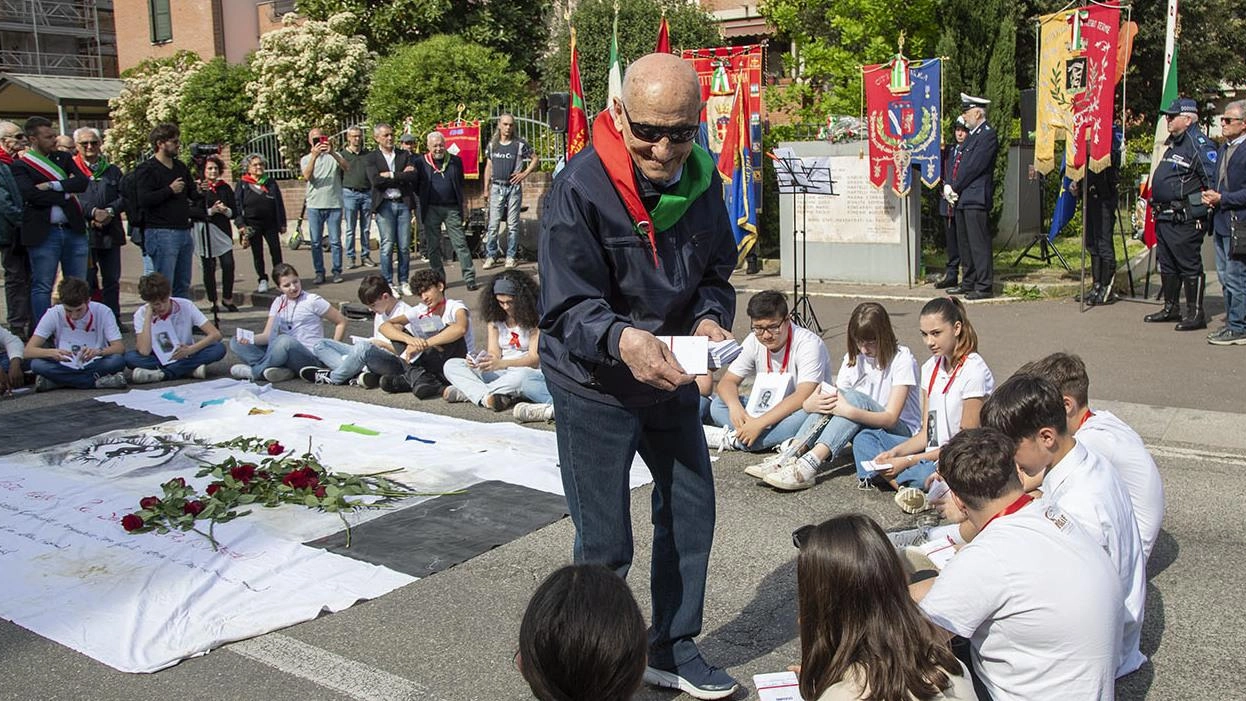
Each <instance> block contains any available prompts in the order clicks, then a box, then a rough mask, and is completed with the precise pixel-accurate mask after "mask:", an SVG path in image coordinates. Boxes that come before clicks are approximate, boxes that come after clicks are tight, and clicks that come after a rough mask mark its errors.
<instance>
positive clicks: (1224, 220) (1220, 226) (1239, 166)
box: [1212, 142, 1246, 236]
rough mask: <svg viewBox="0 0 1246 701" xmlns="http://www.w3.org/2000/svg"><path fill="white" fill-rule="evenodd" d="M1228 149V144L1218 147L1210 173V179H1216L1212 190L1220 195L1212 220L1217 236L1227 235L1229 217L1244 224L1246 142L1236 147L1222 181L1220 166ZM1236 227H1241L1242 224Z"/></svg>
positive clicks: (1245, 205)
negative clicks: (1212, 169)
mask: <svg viewBox="0 0 1246 701" xmlns="http://www.w3.org/2000/svg"><path fill="white" fill-rule="evenodd" d="M1228 148H1229V147H1228V144H1225V145H1224V146H1221V147H1220V151H1219V153H1217V154H1216V163H1215V170H1214V171H1212V177H1213V178H1215V179H1216V186H1215V187H1213V188H1212V189H1213V190H1215V191H1216V192H1219V193H1220V204H1219V206H1217V207H1216V212H1215V215H1214V219H1213V220H1212V221H1213V223H1214V226H1215V232H1216V234H1217V235H1219V236H1228V235H1229V218H1230V217H1234V216H1235V217H1237V219H1238V220H1239V221H1243V222H1246V142H1243V143H1240V144H1238V145H1237V150H1236V151H1234V152H1233V158H1230V159H1229V167H1228V169H1227V170H1226V171H1225V174H1224V175H1225V177H1224V178H1223V179H1222V178H1220V164H1221V163H1222V162H1223V161H1224V155H1225V153H1227V152H1228ZM1238 226H1243V224H1239V225H1238Z"/></svg>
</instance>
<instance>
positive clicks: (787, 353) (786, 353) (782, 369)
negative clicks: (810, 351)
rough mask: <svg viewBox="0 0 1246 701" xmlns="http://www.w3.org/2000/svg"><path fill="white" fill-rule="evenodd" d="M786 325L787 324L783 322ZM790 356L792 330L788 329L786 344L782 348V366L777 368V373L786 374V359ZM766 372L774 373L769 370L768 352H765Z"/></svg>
mask: <svg viewBox="0 0 1246 701" xmlns="http://www.w3.org/2000/svg"><path fill="white" fill-rule="evenodd" d="M784 323H787V322H784ZM791 356H792V330H791V329H788V334H787V344H786V345H784V346H783V366H782V367H780V368H779V373H780V374H782V373H785V372H787V359H788V358H790V357H791ZM766 372H774V371H773V370H771V369H770V351H769V350H767V351H766Z"/></svg>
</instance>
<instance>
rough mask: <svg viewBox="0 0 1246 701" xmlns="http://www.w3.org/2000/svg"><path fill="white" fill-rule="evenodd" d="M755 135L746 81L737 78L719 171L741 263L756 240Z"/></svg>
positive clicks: (724, 199) (719, 159)
mask: <svg viewBox="0 0 1246 701" xmlns="http://www.w3.org/2000/svg"><path fill="white" fill-rule="evenodd" d="M752 153H753V147H752V139H750V138H749V125H748V99H747V93H746V92H745V91H744V81H743V80H742V79H741V77H737V78H736V86H735V100H734V102H733V103H732V105H731V122H730V124H729V125H728V126H727V134H726V136H725V137H724V138H723V144H722V153H721V154H719V156H718V174H719V175H721V176H722V179H723V203H724V204H726V205H727V213H728V215H729V216H730V217H731V231H732V233H733V234H734V235H735V244H736V252H737V254H738V256H739V260H738V264H743V263H744V258H745V256H747V255H748V254H749V253H750V252H751V251H752V250H753V246H755V245H756V244H757V207H756V206H755V202H754V201H753V199H752V197H753V187H752V186H753V182H754V180H756V176H755V171H754V170H753V162H752V158H751V156H752Z"/></svg>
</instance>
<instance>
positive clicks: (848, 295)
mask: <svg viewBox="0 0 1246 701" xmlns="http://www.w3.org/2000/svg"><path fill="white" fill-rule="evenodd" d="M771 290H773V291H776V292H784V291H785V290H783V289H778V288H770V287H757V288H753V287H738V288H736V294H737V295H746V294H757V293H758V292H766V291H771ZM805 294H806V295H808V296H810V297H825V298H827V299H870V300H881V301H884V302H929V301H930V300H931V299H934V298H935V297H945V296H946V295H944V294H943V293H942V292H940V291H938V290H935V291H934V292H931V293H929V294H920V293H917V292H913V293H910V294H903V293H902V294H876V293H873V292H816V291H806V292H805ZM961 301H963V302H964V303H965V304H1010V303H1012V302H1024V301H1026V300H1025V299H1022V298H1021V297H1005V296H1003V295H998V296H995V297H990V298H988V299H964V298H962V300H961Z"/></svg>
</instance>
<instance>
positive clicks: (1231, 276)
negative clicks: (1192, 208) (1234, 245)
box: [1215, 234, 1246, 333]
mask: <svg viewBox="0 0 1246 701" xmlns="http://www.w3.org/2000/svg"><path fill="white" fill-rule="evenodd" d="M1215 240H1216V277H1218V278H1220V287H1221V288H1223V289H1224V309H1225V312H1224V323H1225V325H1226V326H1228V327H1229V330H1230V331H1233V332H1235V333H1243V332H1246V262H1242V261H1241V260H1238V259H1236V258H1233V257H1231V256H1230V255H1229V237H1228V236H1221V235H1220V234H1216V235H1215Z"/></svg>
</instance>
